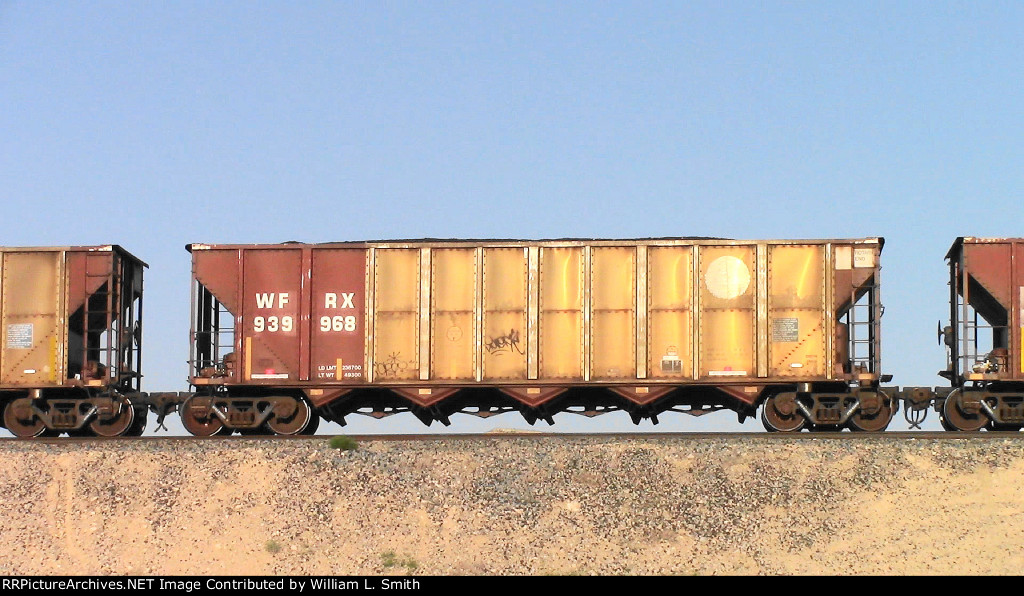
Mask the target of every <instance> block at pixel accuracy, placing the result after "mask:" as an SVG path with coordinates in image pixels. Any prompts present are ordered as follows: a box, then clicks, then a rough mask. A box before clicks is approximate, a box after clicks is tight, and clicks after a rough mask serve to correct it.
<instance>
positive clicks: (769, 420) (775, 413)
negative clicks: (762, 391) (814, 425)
mask: <svg viewBox="0 0 1024 596" xmlns="http://www.w3.org/2000/svg"><path fill="white" fill-rule="evenodd" d="M790 410H792V411H790ZM806 423H807V420H806V419H805V418H804V417H803V416H801V415H800V413H799V412H797V411H796V409H795V408H792V407H788V406H786V405H780V404H779V402H778V396H776V395H773V396H771V397H769V398H768V399H767V400H765V402H764V406H762V407H761V424H763V425H764V428H765V430H767V431H768V432H784V433H788V432H797V431H799V430H800V429H802V428H803V427H804V425H805V424H806Z"/></svg>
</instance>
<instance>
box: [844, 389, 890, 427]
mask: <svg viewBox="0 0 1024 596" xmlns="http://www.w3.org/2000/svg"><path fill="white" fill-rule="evenodd" d="M881 399H882V406H881V407H880V408H878V411H877V412H875V413H874V414H866V413H864V412H863V411H862V410H859V409H858V410H857V411H856V412H854V414H853V416H851V417H850V422H849V424H850V430H854V431H860V432H868V433H877V432H881V431H883V430H885V429H886V428H888V427H889V423H890V422H891V421H892V415H893V409H892V404H890V403H889V400H888V398H886V397H882V398H881Z"/></svg>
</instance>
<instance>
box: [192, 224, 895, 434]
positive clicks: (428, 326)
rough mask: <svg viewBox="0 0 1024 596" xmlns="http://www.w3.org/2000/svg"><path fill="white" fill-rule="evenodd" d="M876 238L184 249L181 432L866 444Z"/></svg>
mask: <svg viewBox="0 0 1024 596" xmlns="http://www.w3.org/2000/svg"><path fill="white" fill-rule="evenodd" d="M882 245H883V240H882V239H881V238H864V239H855V240H848V239H847V240H794V241H777V240H771V241H735V240H721V239H696V238H671V239H633V240H576V239H574V240H548V241H524V240H486V241H461V240H460V241H449V240H417V241H385V242H345V243H331V244H299V243H286V244H275V245H209V244H192V245H189V246H188V247H187V248H188V250H189V251H190V252H191V254H192V262H193V268H192V273H193V276H192V277H193V290H192V296H193V302H192V305H193V306H192V333H191V355H190V362H191V373H190V383H191V384H192V385H193V386H194V387H195V392H194V395H192V396H191V397H189V399H188V400H187V401H186V402H185V403H184V404H183V405H182V407H181V408H180V411H181V416H182V421H183V424H184V426H185V428H186V429H187V430H188V431H189V432H191V433H193V434H196V435H210V434H214V433H230V432H233V431H239V432H253V433H259V432H272V433H278V434H298V433H309V432H312V431H314V430H315V427H316V424H317V422H318V421H319V418H320V416H323V417H324V418H326V419H328V420H332V421H336V422H339V423H341V424H344V423H345V418H346V416H348V415H350V414H366V415H370V416H376V417H383V416H387V415H390V414H394V413H398V412H411V413H413V414H414V415H416V416H417V417H418V418H419V419H420V420H422V421H423V422H424V423H426V424H430V423H431V422H433V421H440V422H442V423H445V424H447V423H448V422H449V417H450V416H451V415H452V414H454V413H457V412H462V413H468V414H474V415H477V416H482V417H487V416H491V415H494V414H498V413H502V412H509V411H516V412H519V413H520V414H522V415H523V416H524V417H525V418H526V420H527V421H528V422H530V423H533V422H535V421H537V420H545V421H547V422H549V423H551V422H552V417H553V416H554V415H555V414H557V413H560V412H573V413H577V414H582V415H586V416H594V415H597V414H602V413H605V412H609V411H617V410H619V411H625V412H627V413H628V414H629V415H630V416H631V418H632V419H633V421H634V422H636V423H639V422H640V421H641V420H643V419H651V420H652V421H653V422H655V423H657V421H658V418H657V417H658V415H659V414H660V413H662V412H665V411H678V412H685V413H689V414H693V415H701V414H705V413H707V412H711V411H716V410H721V409H730V410H733V411H735V412H737V413H738V415H739V417H740V420H743V419H744V418H745V417H747V416H751V415H755V414H756V412H757V409H758V408H759V407H761V408H762V421H763V423H764V425H765V427H766V428H767V429H769V430H778V431H795V430H800V429H801V428H809V429H812V430H829V429H832V430H835V429H841V428H851V429H854V430H865V431H879V430H883V429H885V428H886V426H887V425H888V423H889V421H890V419H891V417H892V413H893V411H894V410H895V409H896V406H897V404H896V399H897V397H896V395H895V392H893V391H886V390H882V389H880V386H879V384H880V382H886V381H888V380H889V377H888V376H887V375H884V374H883V373H882V370H881V349H880V346H881V343H880V340H881V337H880V324H879V319H880V315H881V302H880V295H879V273H880V253H881V250H882Z"/></svg>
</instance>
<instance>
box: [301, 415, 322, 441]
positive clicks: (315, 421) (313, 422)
mask: <svg viewBox="0 0 1024 596" xmlns="http://www.w3.org/2000/svg"><path fill="white" fill-rule="evenodd" d="M318 428H320V414H318V413H317V411H316V410H313V415H312V416H310V418H309V424H307V425H306V428H304V429H302V434H304V435H315V434H316V429H318Z"/></svg>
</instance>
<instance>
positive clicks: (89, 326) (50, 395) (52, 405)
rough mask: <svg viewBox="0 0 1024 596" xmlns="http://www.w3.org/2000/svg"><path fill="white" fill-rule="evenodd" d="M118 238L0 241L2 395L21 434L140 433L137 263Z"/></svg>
mask: <svg viewBox="0 0 1024 596" xmlns="http://www.w3.org/2000/svg"><path fill="white" fill-rule="evenodd" d="M145 267H146V264H145V263H143V262H142V261H140V260H139V259H137V258H135V257H134V256H132V255H131V254H129V253H128V252H127V251H125V250H124V249H122V248H121V247H118V246H89V247H60V248H0V347H2V348H0V402H2V403H0V405H2V408H3V425H4V426H5V427H6V428H7V429H8V430H10V431H11V432H12V433H13V434H14V435H16V436H19V437H35V436H40V435H57V434H60V433H61V432H67V433H68V434H92V433H94V434H97V435H101V436H115V435H122V434H142V431H143V429H144V427H145V423H146V409H145V407H141V408H140V410H139V411H138V412H136V407H137V406H136V405H134V404H133V403H132V401H131V397H130V396H132V395H133V394H134V395H137V394H138V392H139V382H140V377H141V375H140V370H141V366H140V364H141V357H142V350H141V338H142V329H141V316H142V273H143V269H144V268H145Z"/></svg>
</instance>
